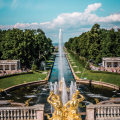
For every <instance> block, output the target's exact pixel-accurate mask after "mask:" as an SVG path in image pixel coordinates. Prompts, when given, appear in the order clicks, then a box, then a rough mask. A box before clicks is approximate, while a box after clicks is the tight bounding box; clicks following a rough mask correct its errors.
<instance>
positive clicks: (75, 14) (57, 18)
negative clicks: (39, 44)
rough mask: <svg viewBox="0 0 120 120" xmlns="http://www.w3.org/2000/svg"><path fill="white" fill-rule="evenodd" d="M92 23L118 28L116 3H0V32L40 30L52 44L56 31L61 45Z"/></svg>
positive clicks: (73, 0) (119, 14)
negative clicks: (60, 34) (6, 30)
mask: <svg viewBox="0 0 120 120" xmlns="http://www.w3.org/2000/svg"><path fill="white" fill-rule="evenodd" d="M95 23H98V24H100V26H101V28H105V29H110V28H115V29H117V28H120V0H0V29H2V30H3V29H12V28H19V29H37V28H41V29H42V30H43V31H44V32H45V34H46V36H47V37H49V38H51V39H52V41H53V43H56V42H58V36H59V29H62V34H63V41H64V42H65V41H68V39H69V38H70V37H75V36H79V35H80V34H81V33H82V32H86V31H88V30H90V29H91V27H92V26H93V25H94V24H95Z"/></svg>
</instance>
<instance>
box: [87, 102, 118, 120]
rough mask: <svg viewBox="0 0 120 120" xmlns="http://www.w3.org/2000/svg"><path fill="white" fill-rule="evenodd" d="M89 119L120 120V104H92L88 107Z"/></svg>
mask: <svg viewBox="0 0 120 120" xmlns="http://www.w3.org/2000/svg"><path fill="white" fill-rule="evenodd" d="M86 119H87V120H120V104H99V105H93V104H90V105H88V106H87V107H86Z"/></svg>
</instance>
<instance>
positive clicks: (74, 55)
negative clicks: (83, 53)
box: [67, 49, 90, 70]
mask: <svg viewBox="0 0 120 120" xmlns="http://www.w3.org/2000/svg"><path fill="white" fill-rule="evenodd" d="M67 51H68V52H69V53H70V54H71V55H72V56H73V57H74V58H75V59H76V60H78V61H79V63H80V64H81V65H82V66H83V67H85V66H86V65H87V66H86V69H87V70H90V67H89V63H87V61H86V60H85V59H82V58H80V56H79V55H77V54H74V53H73V52H72V51H70V50H68V49H67Z"/></svg>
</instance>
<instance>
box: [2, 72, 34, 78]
mask: <svg viewBox="0 0 120 120" xmlns="http://www.w3.org/2000/svg"><path fill="white" fill-rule="evenodd" d="M24 74H33V72H32V71H30V72H22V73H15V74H9V75H4V76H0V79H1V78H6V77H12V76H17V75H24Z"/></svg>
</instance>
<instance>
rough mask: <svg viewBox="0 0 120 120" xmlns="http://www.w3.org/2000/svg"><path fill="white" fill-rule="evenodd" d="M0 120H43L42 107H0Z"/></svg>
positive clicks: (40, 105)
mask: <svg viewBox="0 0 120 120" xmlns="http://www.w3.org/2000/svg"><path fill="white" fill-rule="evenodd" d="M0 120H44V105H42V104H38V105H36V106H29V107H0Z"/></svg>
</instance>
